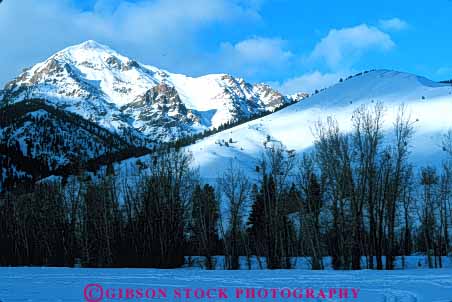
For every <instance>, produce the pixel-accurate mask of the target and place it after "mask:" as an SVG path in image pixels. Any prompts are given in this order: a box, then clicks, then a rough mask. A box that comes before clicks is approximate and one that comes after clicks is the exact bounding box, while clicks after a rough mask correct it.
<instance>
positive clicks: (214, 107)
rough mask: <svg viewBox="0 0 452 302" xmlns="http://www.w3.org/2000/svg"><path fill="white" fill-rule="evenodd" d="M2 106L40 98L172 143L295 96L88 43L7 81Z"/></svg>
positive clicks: (102, 123)
mask: <svg viewBox="0 0 452 302" xmlns="http://www.w3.org/2000/svg"><path fill="white" fill-rule="evenodd" d="M1 95H3V97H4V100H3V103H6V102H8V103H14V102H18V101H21V100H23V99H29V98H42V99H46V100H47V101H48V102H49V103H51V104H53V105H56V106H57V107H58V108H60V109H64V110H67V111H70V112H73V113H76V114H78V115H80V116H82V117H84V118H86V119H88V120H90V121H93V122H95V123H97V124H98V125H100V126H101V127H104V128H106V129H108V130H110V131H113V132H116V133H118V134H124V133H129V134H132V135H133V136H134V137H138V136H141V137H142V138H143V139H147V141H171V140H175V139H178V138H180V137H183V136H186V135H191V134H194V133H199V132H202V131H204V130H206V129H211V128H214V127H218V126H220V125H222V124H225V123H228V122H231V121H238V120H240V119H242V118H245V117H250V116H252V115H254V114H257V113H261V112H265V111H272V110H274V109H276V108H278V107H280V106H282V105H285V104H288V103H291V102H293V101H298V100H299V99H300V98H303V97H304V95H301V96H300V98H298V99H293V98H291V97H286V96H283V95H281V94H280V93H278V92H277V91H275V90H273V89H271V88H270V87H269V86H266V85H254V86H253V85H251V84H249V83H247V82H245V81H244V80H243V79H239V78H234V77H232V76H230V75H226V74H213V75H207V76H203V77H198V78H192V77H187V76H185V75H180V74H173V73H170V72H167V71H164V70H161V69H158V68H156V67H153V66H149V65H144V64H141V63H138V62H136V61H134V60H132V59H130V58H127V57H125V56H123V55H121V54H119V53H117V52H116V51H114V50H112V49H110V48H109V47H107V46H104V45H101V44H99V43H97V42H95V41H87V42H84V43H82V44H79V45H75V46H71V47H68V48H66V49H64V50H62V51H60V52H58V53H56V54H54V55H53V56H51V57H50V58H49V59H47V60H46V61H44V62H42V63H38V64H36V65H35V66H33V67H32V68H30V69H28V70H25V71H24V72H23V73H22V74H21V75H20V76H19V77H17V78H16V79H14V80H13V81H11V82H9V83H8V84H7V85H6V86H5V89H4V91H3V92H2V94H0V96H1Z"/></svg>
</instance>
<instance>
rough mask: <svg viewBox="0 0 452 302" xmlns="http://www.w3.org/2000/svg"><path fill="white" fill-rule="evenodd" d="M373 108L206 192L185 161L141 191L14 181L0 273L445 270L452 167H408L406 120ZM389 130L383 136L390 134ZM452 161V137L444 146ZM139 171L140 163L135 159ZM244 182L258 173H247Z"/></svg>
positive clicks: (272, 144)
mask: <svg viewBox="0 0 452 302" xmlns="http://www.w3.org/2000/svg"><path fill="white" fill-rule="evenodd" d="M384 113H385V108H384V106H383V105H382V104H380V103H376V104H374V105H372V106H361V107H359V108H358V109H356V111H355V112H354V113H353V116H352V129H351V131H350V130H349V131H343V130H341V128H340V125H339V124H338V122H337V121H335V120H334V119H332V118H328V119H326V120H325V121H319V122H318V123H316V125H315V127H314V128H313V133H314V134H315V138H316V139H315V144H314V148H313V149H312V151H310V152H305V153H303V154H302V155H299V156H297V154H295V152H294V151H291V150H287V149H286V148H285V147H284V146H283V145H282V144H280V143H279V142H277V141H275V140H273V139H272V138H271V137H269V138H267V141H266V143H265V148H264V149H263V150H264V151H263V154H262V156H261V158H260V159H259V160H258V161H257V163H256V167H255V171H253V172H254V173H246V172H250V171H244V170H243V167H240V166H237V165H236V164H233V163H232V162H231V164H230V167H229V168H228V169H226V171H225V172H224V173H223V175H220V177H219V178H218V181H217V182H216V183H215V185H214V186H213V185H211V184H204V183H203V182H202V181H201V178H200V176H199V173H197V171H196V170H193V169H192V168H190V167H191V165H190V163H191V160H192V158H191V155H190V154H188V153H185V152H184V151H183V150H176V149H170V150H165V151H164V152H163V151H161V152H159V154H158V156H154V157H153V161H152V163H150V164H149V167H148V168H147V169H143V170H142V173H141V176H140V179H139V181H138V183H134V184H132V183H130V182H127V181H126V180H122V181H121V180H119V179H117V178H116V177H115V176H114V169H113V167H110V168H109V169H107V170H106V173H105V175H104V176H103V177H97V178H95V179H89V178H83V179H82V178H80V177H79V178H78V179H77V178H75V177H74V178H72V180H70V181H68V182H67V183H66V184H65V185H64V186H63V185H62V184H61V183H50V182H47V183H39V184H36V185H35V186H34V188H33V189H31V190H30V188H28V187H27V188H21V187H20V186H16V187H15V190H12V191H9V192H5V193H4V194H2V195H1V197H0V241H1V242H2V244H1V246H0V265H48V266H74V265H76V264H77V263H79V264H81V265H82V266H85V267H157V268H176V267H180V266H182V265H184V264H186V261H187V256H201V257H202V258H203V259H204V260H203V266H204V267H205V268H207V269H214V268H216V267H218V266H217V263H215V261H216V259H218V257H216V256H218V255H221V256H223V257H224V264H223V265H224V268H226V269H239V268H240V267H241V263H240V259H241V257H242V259H243V257H244V258H245V259H246V260H247V261H246V265H247V266H248V267H249V268H251V261H252V259H256V260H257V263H258V265H259V267H261V268H268V269H279V268H285V269H288V268H293V267H294V266H295V261H296V259H297V257H307V258H308V259H309V263H310V264H311V268H312V269H324V268H325V263H324V259H325V257H327V256H329V257H331V259H332V266H333V268H334V269H340V270H350V269H354V270H357V269H362V268H367V269H379V270H381V269H388V270H391V269H394V268H395V261H396V258H397V257H398V258H399V259H401V260H402V266H405V257H406V256H409V255H411V254H413V253H414V252H419V253H423V254H425V255H426V258H427V261H428V265H429V267H431V268H433V267H442V266H443V263H442V256H445V255H448V253H450V252H451V245H450V235H449V231H450V225H451V223H452V221H451V217H452V207H451V206H452V204H451V192H452V191H451V189H452V187H451V185H452V182H451V180H452V177H451V176H452V174H451V172H452V169H451V167H452V166H451V162H449V161H445V162H444V163H443V165H442V167H441V168H440V169H438V168H435V167H423V168H420V169H416V168H415V167H414V166H413V165H412V164H411V163H410V161H409V155H410V152H411V140H412V137H413V134H414V125H415V123H416V121H413V120H412V119H411V117H410V116H409V114H408V113H407V110H406V108H404V107H403V106H401V107H400V108H399V111H398V113H397V117H396V119H395V121H394V124H393V127H392V131H389V132H388V131H387V128H385V126H384V123H383V118H384ZM385 133H389V134H387V135H385ZM442 148H443V151H444V152H445V153H447V154H449V155H450V156H452V132H450V133H448V134H446V135H445V136H444V140H443V146H442ZM137 164H138V162H137ZM249 175H254V176H256V177H253V178H250V177H249Z"/></svg>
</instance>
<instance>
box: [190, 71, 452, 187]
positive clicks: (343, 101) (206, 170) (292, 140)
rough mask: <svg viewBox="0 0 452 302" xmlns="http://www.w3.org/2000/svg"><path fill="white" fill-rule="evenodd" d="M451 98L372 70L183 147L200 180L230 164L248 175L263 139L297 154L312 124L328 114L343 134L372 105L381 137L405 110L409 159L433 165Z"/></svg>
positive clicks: (309, 139) (445, 88)
mask: <svg viewBox="0 0 452 302" xmlns="http://www.w3.org/2000/svg"><path fill="white" fill-rule="evenodd" d="M451 94H452V86H451V85H446V84H438V83H435V82H432V81H430V80H428V79H426V78H423V77H419V76H415V75H412V74H407V73H401V72H396V71H389V70H378V71H373V72H369V73H365V74H361V75H358V76H355V77H353V78H351V79H349V80H347V81H345V82H344V83H339V84H337V85H335V86H333V87H331V88H329V89H326V90H324V91H323V92H320V93H319V94H316V95H313V96H311V97H309V98H308V99H306V100H304V101H303V102H300V103H297V104H294V105H291V106H289V107H287V108H285V109H283V110H281V111H278V112H276V113H274V114H271V115H268V116H266V117H263V118H261V119H258V120H254V121H251V122H248V123H245V124H243V125H240V126H237V127H235V128H232V129H229V130H227V131H223V132H221V133H218V134H216V135H213V136H211V137H208V138H205V139H203V140H202V141H199V142H198V143H196V144H194V145H192V146H190V147H188V148H187V149H188V150H189V151H191V152H193V154H194V158H195V166H199V167H200V172H201V175H203V177H205V178H206V179H213V178H215V177H217V176H219V175H221V173H222V172H223V171H224V170H225V169H226V168H227V167H228V166H229V164H230V161H231V160H233V161H234V163H236V164H239V165H240V166H241V167H242V168H243V169H244V170H246V171H247V172H251V173H252V172H253V171H254V170H255V165H256V164H257V162H258V160H259V157H260V155H261V153H262V152H263V150H264V143H265V142H266V141H267V140H271V141H279V142H281V143H282V144H284V145H285V146H286V147H287V148H288V149H290V150H295V151H297V152H303V151H305V150H309V148H311V147H312V146H313V142H314V135H313V127H314V124H315V123H316V122H317V121H319V120H323V121H325V120H326V118H327V117H328V116H332V117H334V118H335V119H337V120H338V122H339V125H340V127H341V129H343V130H345V131H347V130H349V129H350V128H351V126H352V125H351V117H352V114H353V111H354V110H355V109H356V108H357V107H358V106H360V105H361V104H368V105H372V103H375V102H377V101H378V102H382V103H383V105H384V106H385V116H384V120H385V125H384V127H385V131H386V132H387V133H391V131H392V125H393V122H394V119H395V116H396V113H397V110H398V108H399V106H400V105H401V104H404V105H405V106H406V107H407V111H408V112H409V113H410V115H411V120H412V121H413V123H414V127H415V131H416V132H415V135H414V137H413V140H412V141H413V146H412V147H413V153H412V160H414V161H415V162H417V163H420V164H422V165H426V164H439V163H440V162H441V160H442V158H444V152H443V151H442V150H441V147H440V145H441V140H442V135H443V134H444V133H446V132H447V131H448V129H449V128H452V119H451V118H450V113H451V112H452V95H451ZM231 141H232V143H230V142H231ZM224 142H228V143H227V144H225V143H224Z"/></svg>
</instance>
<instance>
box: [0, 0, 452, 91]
mask: <svg viewBox="0 0 452 302" xmlns="http://www.w3.org/2000/svg"><path fill="white" fill-rule="evenodd" d="M432 3H434V4H432ZM451 16H452V1H451V0H436V1H419V0H412V1H388V0H379V1H362V0H361V1H357V0H343V1H321V0H317V1H307V0H306V1H304V0H273V1H272V0H190V1H186V0H135V1H131V0H129V1H121V0H82V1H75V0H39V1H38V0H5V1H3V3H2V4H0V27H1V28H2V29H3V30H2V31H1V32H0V41H2V47H1V48H0V62H2V68H1V69H0V83H1V85H3V84H4V83H6V81H8V80H9V79H11V78H12V77H14V76H16V75H17V74H18V73H19V72H20V70H21V69H22V68H24V67H28V66H30V65H32V64H34V63H36V62H38V61H40V60H44V59H45V58H47V57H48V56H50V55H51V54H52V53H54V52H56V51H58V50H60V49H62V48H64V47H66V46H69V45H72V44H77V43H79V42H82V41H84V40H88V39H94V40H97V41H98V42H100V43H103V44H107V45H109V46H111V47H112V48H114V49H116V50H118V51H119V52H121V53H123V54H124V55H127V56H129V57H133V58H135V59H137V60H139V61H141V62H143V63H146V64H150V65H154V66H157V67H160V68H164V69H167V70H169V71H172V72H180V73H185V74H189V75H194V76H196V75H202V74H206V73H219V72H227V73H231V74H233V75H236V76H241V77H244V78H245V79H247V80H248V81H251V82H266V83H270V84H271V85H273V86H274V87H276V88H278V89H281V90H282V91H283V92H285V93H293V92H296V91H312V90H313V89H315V88H322V87H324V86H328V85H330V84H331V83H334V82H336V81H337V80H338V78H339V77H342V76H346V75H348V74H351V73H355V72H358V71H362V70H367V69H373V68H389V69H397V70H401V71H407V72H412V73H416V74H420V75H424V76H427V77H429V78H431V79H434V80H441V79H450V78H452V39H451V33H450V32H451V29H452V21H451V19H452V18H451ZM5 29H6V30H5Z"/></svg>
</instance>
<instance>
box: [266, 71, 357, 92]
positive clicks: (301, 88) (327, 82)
mask: <svg viewBox="0 0 452 302" xmlns="http://www.w3.org/2000/svg"><path fill="white" fill-rule="evenodd" d="M345 74H346V73H345V72H338V73H321V72H320V71H318V70H316V71H313V72H310V73H306V74H304V75H301V76H299V77H294V78H291V79H288V80H286V81H285V82H283V83H273V85H272V86H274V87H275V88H276V89H278V90H280V91H281V92H282V93H284V94H287V95H290V94H294V93H297V92H308V93H313V92H314V91H315V90H316V89H318V90H320V89H322V88H327V87H330V86H332V85H334V84H336V83H337V82H339V79H340V78H345ZM347 74H348V73H347Z"/></svg>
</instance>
